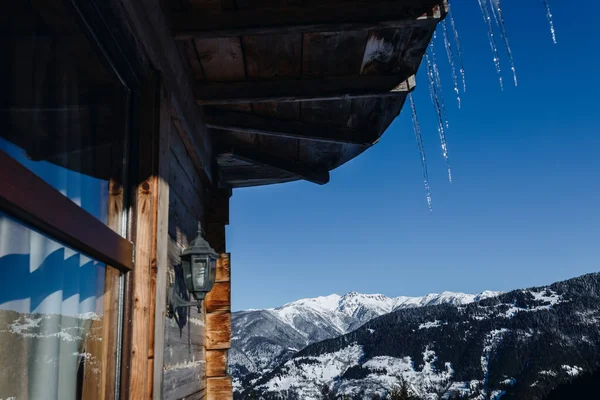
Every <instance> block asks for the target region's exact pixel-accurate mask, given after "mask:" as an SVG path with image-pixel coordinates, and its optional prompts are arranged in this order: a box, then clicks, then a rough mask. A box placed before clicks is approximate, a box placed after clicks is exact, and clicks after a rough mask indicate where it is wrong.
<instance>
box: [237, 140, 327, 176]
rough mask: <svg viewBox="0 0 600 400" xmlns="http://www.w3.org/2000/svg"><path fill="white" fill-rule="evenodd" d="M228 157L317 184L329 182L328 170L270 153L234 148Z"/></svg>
mask: <svg viewBox="0 0 600 400" xmlns="http://www.w3.org/2000/svg"><path fill="white" fill-rule="evenodd" d="M226 155H227V156H228V157H231V158H234V159H237V160H240V161H245V162H248V163H250V164H255V165H259V166H263V167H268V168H272V169H276V170H279V171H282V172H286V173H290V174H292V175H295V176H297V177H298V178H300V179H304V180H307V181H309V182H312V183H316V184H317V185H324V184H326V183H327V182H329V171H327V170H325V169H315V168H312V167H308V166H305V165H303V164H300V163H292V162H289V161H288V160H286V159H282V158H279V157H277V156H274V155H272V154H266V153H259V152H256V151H250V150H243V149H235V150H234V151H233V152H231V153H227V154H226Z"/></svg>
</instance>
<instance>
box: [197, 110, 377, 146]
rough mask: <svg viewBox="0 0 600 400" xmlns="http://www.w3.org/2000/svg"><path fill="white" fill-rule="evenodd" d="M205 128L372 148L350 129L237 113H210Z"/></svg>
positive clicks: (359, 133)
mask: <svg viewBox="0 0 600 400" xmlns="http://www.w3.org/2000/svg"><path fill="white" fill-rule="evenodd" d="M205 122H206V126H207V127H209V128H212V129H221V130H233V131H238V132H246V133H253V134H256V135H264V136H276V137H281V138H289V139H302V140H311V141H316V142H325V143H346V144H356V145H360V146H369V145H370V144H371V143H369V141H366V140H364V139H362V138H361V136H362V135H361V132H360V131H357V130H354V129H348V128H331V127H325V126H322V125H315V124H308V123H304V122H300V121H284V120H280V119H275V118H267V117H262V116H258V115H254V114H249V113H242V112H236V111H223V110H216V109H215V110H211V111H210V114H209V113H208V112H207V114H206V115H205Z"/></svg>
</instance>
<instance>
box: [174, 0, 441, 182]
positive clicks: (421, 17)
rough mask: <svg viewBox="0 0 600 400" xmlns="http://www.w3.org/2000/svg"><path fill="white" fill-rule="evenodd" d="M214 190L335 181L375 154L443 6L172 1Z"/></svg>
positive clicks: (424, 1)
mask: <svg viewBox="0 0 600 400" xmlns="http://www.w3.org/2000/svg"><path fill="white" fill-rule="evenodd" d="M170 7H171V10H170V11H171V12H170V22H171V28H172V31H173V35H174V36H175V39H176V40H177V41H178V42H177V43H178V46H179V50H180V52H181V53H182V54H183V56H184V58H185V59H186V60H187V63H188V66H189V67H190V69H191V71H192V72H193V75H194V77H195V79H196V84H195V86H194V93H195V97H196V101H197V103H198V104H200V105H202V106H204V120H205V123H206V126H207V127H208V128H210V130H211V132H212V137H213V141H214V143H215V149H216V151H215V153H214V154H215V157H216V161H217V163H218V170H219V183H220V185H221V186H224V187H232V188H236V187H247V186H257V185H266V184H273V183H281V182H288V181H293V180H298V179H305V180H308V181H311V182H314V183H317V184H325V183H327V182H328V181H329V171H330V170H332V169H334V168H336V167H338V166H340V165H341V164H343V163H345V162H346V161H348V160H350V159H352V158H353V157H356V156H357V155H359V154H360V153H362V152H363V151H364V150H366V149H367V148H369V147H370V146H372V145H373V144H374V143H376V142H377V141H378V139H379V137H380V136H381V135H382V134H383V132H384V131H385V129H386V128H387V127H388V126H389V124H390V123H391V122H392V121H393V120H394V118H395V117H396V116H397V115H398V114H399V112H400V110H401V109H402V106H403V104H404V101H405V99H406V96H407V94H408V93H409V92H410V91H412V90H413V89H414V87H415V74H416V72H417V69H418V67H419V65H420V63H421V59H422V57H423V54H424V53H425V51H426V49H427V46H428V44H429V42H430V40H431V37H432V35H433V32H434V31H435V28H436V26H437V24H438V22H440V21H441V20H442V19H443V18H444V17H445V15H446V13H447V10H448V3H447V1H446V0H442V1H440V0H403V1H402V0H395V1H394V0H386V1H378V0H373V1H363V2H357V1H346V0H287V1H285V0H278V1H275V0H220V1H215V0H171V3H170Z"/></svg>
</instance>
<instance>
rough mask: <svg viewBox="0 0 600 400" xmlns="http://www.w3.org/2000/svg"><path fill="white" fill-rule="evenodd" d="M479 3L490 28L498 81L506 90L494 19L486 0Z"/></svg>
mask: <svg viewBox="0 0 600 400" xmlns="http://www.w3.org/2000/svg"><path fill="white" fill-rule="evenodd" d="M477 1H478V2H479V8H480V9H481V15H482V17H483V22H484V23H485V24H486V25H487V27H488V39H489V41H490V47H491V49H492V53H493V54H494V65H496V72H498V79H499V80H500V89H501V90H504V85H503V84H502V71H501V70H500V57H499V56H498V45H497V44H496V37H495V36H494V25H493V24H492V18H491V17H490V7H489V5H488V3H487V1H486V0H477Z"/></svg>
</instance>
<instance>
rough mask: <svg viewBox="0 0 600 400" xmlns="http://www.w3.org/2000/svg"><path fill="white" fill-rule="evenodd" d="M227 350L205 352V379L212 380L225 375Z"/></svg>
mask: <svg viewBox="0 0 600 400" xmlns="http://www.w3.org/2000/svg"><path fill="white" fill-rule="evenodd" d="M227 355H228V350H207V351H206V377H207V378H212V377H217V376H225V375H227Z"/></svg>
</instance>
